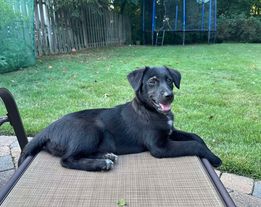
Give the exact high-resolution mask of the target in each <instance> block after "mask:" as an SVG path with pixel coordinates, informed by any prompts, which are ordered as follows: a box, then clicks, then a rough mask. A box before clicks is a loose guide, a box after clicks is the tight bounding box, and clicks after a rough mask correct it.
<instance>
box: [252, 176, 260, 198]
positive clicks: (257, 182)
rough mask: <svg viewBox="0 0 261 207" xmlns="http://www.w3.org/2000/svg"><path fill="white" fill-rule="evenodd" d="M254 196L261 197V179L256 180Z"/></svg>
mask: <svg viewBox="0 0 261 207" xmlns="http://www.w3.org/2000/svg"><path fill="white" fill-rule="evenodd" d="M253 196H256V197H258V198H261V180H259V181H256V182H255V185H254V191H253Z"/></svg>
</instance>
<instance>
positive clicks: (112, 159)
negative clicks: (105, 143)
mask: <svg viewBox="0 0 261 207" xmlns="http://www.w3.org/2000/svg"><path fill="white" fill-rule="evenodd" d="M105 158H107V159H110V160H111V161H113V162H117V160H118V156H117V155H115V154H113V153H107V154H105Z"/></svg>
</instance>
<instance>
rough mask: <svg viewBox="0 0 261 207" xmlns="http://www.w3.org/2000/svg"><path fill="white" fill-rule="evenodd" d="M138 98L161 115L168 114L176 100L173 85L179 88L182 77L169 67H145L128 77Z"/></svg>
mask: <svg viewBox="0 0 261 207" xmlns="http://www.w3.org/2000/svg"><path fill="white" fill-rule="evenodd" d="M128 80H129V82H130V84H131V86H132V88H133V89H134V91H135V93H136V96H137V98H138V99H139V100H140V101H141V102H142V103H144V104H145V105H146V106H148V107H150V108H153V109H155V110H156V111H158V112H160V113H164V114H165V113H168V112H169V111H170V110H171V103H172V101H173V100H174V94H173V84H174V85H175V86H176V87H177V88H179V86H180V80H181V75H180V73H179V72H178V71H177V70H174V69H171V68H168V67H145V68H141V69H137V70H135V71H133V72H131V73H130V74H129V75H128Z"/></svg>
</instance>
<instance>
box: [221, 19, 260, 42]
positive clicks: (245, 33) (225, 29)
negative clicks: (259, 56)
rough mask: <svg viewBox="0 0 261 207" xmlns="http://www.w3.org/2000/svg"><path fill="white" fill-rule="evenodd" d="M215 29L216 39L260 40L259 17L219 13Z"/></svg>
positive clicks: (236, 40) (235, 40)
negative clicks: (228, 15) (216, 28)
mask: <svg viewBox="0 0 261 207" xmlns="http://www.w3.org/2000/svg"><path fill="white" fill-rule="evenodd" d="M217 31H218V34H217V38H218V41H234V42H261V17H253V16H249V17H247V16H245V15H244V14H241V15H236V16H230V17H227V16H225V15H221V16H220V17H219V19H218V30H217Z"/></svg>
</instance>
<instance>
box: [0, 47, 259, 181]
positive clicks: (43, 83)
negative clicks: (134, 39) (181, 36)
mask: <svg viewBox="0 0 261 207" xmlns="http://www.w3.org/2000/svg"><path fill="white" fill-rule="evenodd" d="M260 54H261V45H260V44H216V45H189V46H184V47H183V46H166V47H149V46H147V47H143V46H137V47H132V46H126V47H116V48H115V47H114V48H102V49H93V50H86V51H83V52H80V53H78V54H76V55H60V56H52V57H44V58H41V59H38V62H37V64H36V65H35V66H33V67H29V68H26V69H23V70H19V71H17V72H12V73H7V74H2V75H0V86H1V87H6V88H8V89H9V90H10V91H11V92H12V93H13V94H14V96H15V98H16V101H17V104H18V106H19V109H20V112H21V116H22V119H23V122H24V125H25V129H26V131H27V133H28V134H29V135H31V136H32V135H34V134H35V133H37V132H39V131H40V130H41V129H43V128H44V127H46V126H47V125H48V124H49V123H51V122H52V121H54V120H56V119H57V118H59V117H61V116H62V115H64V114H66V113H69V112H73V111H77V110H81V109H85V108H99V107H111V106H114V105H116V104H120V103H124V102H126V101H129V100H131V99H132V97H133V91H132V89H131V87H130V86H129V84H128V82H127V79H126V75H127V74H128V73H129V72H130V71H131V70H133V69H135V68H136V67H141V66H144V65H168V66H171V67H174V68H177V69H178V70H179V71H181V73H182V76H183V78H182V82H181V89H180V90H175V92H176V95H177V96H176V99H175V102H174V105H173V111H174V112H175V126H176V127H177V128H180V129H182V130H185V131H193V132H195V133H198V134H199V135H201V136H202V137H204V139H205V140H206V142H207V144H208V145H209V146H210V148H211V149H212V150H213V151H214V152H215V153H217V154H218V155H220V156H221V158H222V159H223V165H222V167H221V170H224V171H228V172H233V173H237V174H241V175H246V176H251V177H253V178H258V179H260V178H261V119H260V118H261V56H260ZM3 113H5V112H4V108H3V106H2V105H1V106H0V114H3ZM12 133H13V132H12V130H11V128H10V127H7V126H4V127H1V132H0V134H12Z"/></svg>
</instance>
